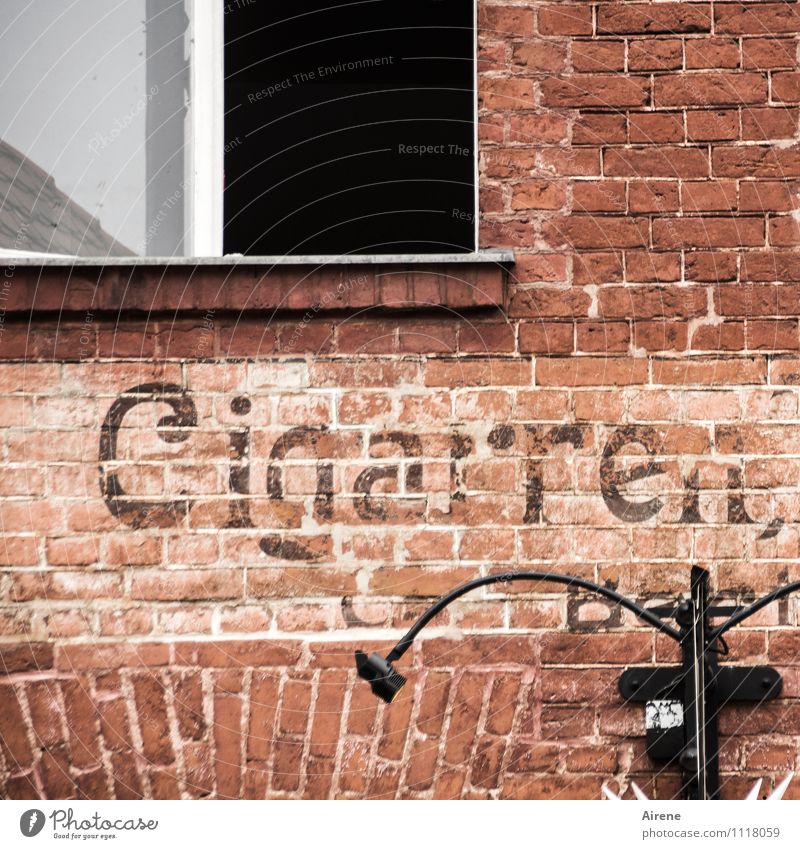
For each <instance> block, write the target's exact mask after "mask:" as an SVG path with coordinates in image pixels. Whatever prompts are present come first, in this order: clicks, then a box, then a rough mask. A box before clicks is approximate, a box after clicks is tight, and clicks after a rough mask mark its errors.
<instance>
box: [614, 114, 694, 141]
mask: <svg viewBox="0 0 800 849" xmlns="http://www.w3.org/2000/svg"><path fill="white" fill-rule="evenodd" d="M628 132H629V133H630V140H631V143H632V144H656V143H659V144H660V143H664V142H682V141H683V135H684V133H683V113H681V112H674V113H672V112H670V113H663V112H659V113H655V112H641V113H637V112H631V113H630V115H629V117H628Z"/></svg>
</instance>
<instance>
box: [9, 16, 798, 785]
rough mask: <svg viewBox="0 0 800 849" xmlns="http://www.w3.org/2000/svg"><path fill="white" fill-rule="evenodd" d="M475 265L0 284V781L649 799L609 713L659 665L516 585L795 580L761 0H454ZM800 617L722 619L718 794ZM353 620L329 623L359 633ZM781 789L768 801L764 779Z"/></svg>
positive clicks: (107, 274) (771, 725) (38, 277)
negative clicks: (746, 688) (470, 25)
mask: <svg viewBox="0 0 800 849" xmlns="http://www.w3.org/2000/svg"><path fill="white" fill-rule="evenodd" d="M479 5H480V18H479V20H480V51H481V52H480V62H479V75H480V86H479V87H480V92H479V94H480V113H479V117H480V126H479V131H480V138H481V148H480V190H481V216H480V225H481V230H480V232H481V246H482V247H483V248H491V247H512V248H513V249H514V250H515V252H516V257H517V260H516V263H515V265H514V266H513V268H511V269H508V270H505V269H501V268H498V267H496V266H492V265H488V266H487V265H483V266H478V265H473V266H464V265H455V264H453V265H444V266H442V265H422V266H402V265H398V266H380V267H372V266H367V265H365V266H360V265H359V266H352V265H331V266H325V267H321V268H320V267H310V266H281V267H276V268H269V267H261V266H259V267H255V268H254V267H247V268H238V269H230V268H209V267H202V268H191V267H189V268H178V267H172V268H167V269H164V268H144V267H138V268H125V267H115V268H88V269H87V268H83V269H78V268H76V269H53V268H50V269H46V270H41V269H37V268H29V269H24V268H19V267H18V268H13V267H9V268H8V269H4V276H3V277H2V284H0V285H1V288H0V307H2V321H0V437H1V439H0V452H2V454H1V455H2V460H3V464H4V471H3V475H2V479H1V480H0V522H2V527H0V537H1V539H0V795H2V796H6V797H9V798H35V797H43V798H62V797H63V798H66V797H69V798H106V797H117V798H140V797H152V798H174V797H184V798H199V797H217V798H299V797H303V798H328V797H337V798H338V797H363V796H368V797H374V798H395V797H403V798H430V797H436V798H451V797H464V798H474V797H489V798H516V797H522V798H572V797H576V798H594V797H597V795H598V794H599V790H600V786H601V784H602V782H603V781H609V782H610V783H611V785H612V786H618V787H619V788H620V789H622V790H623V791H624V792H625V793H627V794H630V789H629V784H630V781H631V780H635V781H637V783H639V784H640V785H641V786H642V787H644V788H645V790H646V791H648V792H650V793H654V794H656V795H657V796H659V797H661V798H664V797H669V796H671V795H673V794H674V793H676V792H677V789H678V786H677V779H676V776H675V774H674V773H673V772H671V771H667V772H659V771H658V770H656V769H655V768H654V767H653V765H652V764H651V763H650V762H649V760H648V759H647V757H646V755H645V753H644V746H643V718H642V711H641V709H640V708H639V707H636V706H626V705H624V704H623V703H622V702H621V700H620V697H619V695H618V692H617V688H616V680H617V677H618V675H619V672H620V671H621V669H622V668H623V666H624V665H625V664H629V663H636V664H639V663H651V662H652V663H655V662H665V661H667V660H674V652H672V650H671V647H670V646H668V645H667V644H666V643H665V642H664V641H663V640H661V639H658V640H656V639H654V637H653V634H652V633H651V632H650V631H649V630H646V629H642V628H639V627H637V626H636V623H635V622H634V621H632V620H631V618H630V617H628V616H627V615H622V616H620V615H618V612H616V611H614V610H613V609H612V608H610V607H609V606H608V605H606V604H605V603H600V602H598V601H597V600H596V599H593V598H590V597H588V596H584V595H583V594H575V593H570V594H566V595H565V594H563V593H562V592H561V591H560V589H559V587H557V586H552V585H539V586H530V585H521V584H515V585H512V586H508V587H503V588H502V589H495V590H493V591H491V592H489V591H487V592H484V593H477V594H475V595H474V596H469V597H466V598H464V599H463V600H462V601H461V602H459V603H458V604H456V605H454V606H452V607H451V608H449V609H448V610H447V611H445V612H444V613H443V614H441V615H440V616H439V617H438V619H437V620H436V622H435V623H434V624H433V626H432V627H433V628H435V629H438V630H431V631H428V632H426V638H425V639H424V640H422V641H421V642H420V643H419V644H418V645H417V646H416V647H415V649H414V651H413V653H411V654H410V655H409V656H408V658H407V660H408V662H406V661H405V660H404V661H403V663H402V668H403V671H404V673H407V674H408V675H409V684H408V686H407V688H406V689H405V690H404V691H403V694H402V696H401V698H400V699H399V700H398V701H397V702H396V703H395V704H393V705H392V706H391V707H386V706H383V705H382V704H377V703H376V702H375V700H374V699H373V698H372V696H371V694H370V693H369V691H368V688H367V687H366V685H364V684H363V683H361V682H358V681H357V680H356V678H355V673H354V670H353V658H352V652H353V649H354V648H357V647H362V646H363V647H364V648H370V649H372V648H375V649H378V650H381V649H385V648H388V647H389V646H390V645H391V644H392V642H393V639H394V638H396V636H397V635H399V633H400V632H401V631H402V629H404V628H405V627H407V626H408V625H409V624H410V623H411V622H412V621H413V620H414V618H415V617H416V616H417V615H419V613H420V612H421V611H422V610H423V609H424V608H425V606H426V605H427V604H428V603H429V602H430V600H431V599H432V598H433V597H435V596H437V595H438V594H439V593H441V592H443V591H444V590H446V589H448V588H450V587H451V586H453V585H454V584H456V583H459V582H461V581H464V580H468V579H469V578H471V577H474V576H477V575H481V574H488V573H490V572H492V571H508V570H510V569H515V568H530V569H553V570H557V571H568V572H571V573H574V574H577V575H581V576H584V577H587V578H590V579H594V580H599V581H602V582H605V583H607V584H608V585H610V586H614V587H616V588H618V589H619V590H620V591H621V592H623V593H626V594H630V595H632V596H634V597H636V598H639V599H647V598H662V599H663V598H664V597H665V596H666V597H670V596H672V595H674V594H675V593H676V592H679V591H682V590H684V589H685V587H686V577H687V570H688V564H689V563H690V562H697V563H699V564H701V565H704V566H707V567H708V568H709V569H710V570H711V576H712V584H713V586H714V588H715V589H716V590H724V591H726V593H727V597H730V598H737V599H740V600H741V599H744V598H752V597H753V595H754V594H761V593H764V592H766V591H768V590H770V589H772V588H774V587H775V586H776V585H778V584H779V583H784V582H786V581H789V580H798V579H800V567H798V551H799V550H800V549H799V546H800V535H799V534H798V528H800V510H799V508H798V499H797V487H798V483H799V482H798V475H800V409H799V407H798V405H799V404H800V395H799V393H800V355H799V354H798V351H800V335H798V334H800V328H799V327H798V314H800V271H799V270H798V263H797V257H798V252H797V248H798V245H799V244H800V242H799V241H798V239H799V238H800V230H798V226H797V221H796V207H797V187H798V178H799V177H800V152H799V149H798V147H797V142H796V135H797V126H798V124H797V122H798V115H799V114H800V112H799V107H800V85H799V84H798V75H797V69H796V55H797V46H798V45H797V41H798V35H799V34H800V22H799V21H798V15H797V4H795V3H791V2H779V3H775V2H757V3H756V2H753V3H738V2H716V3H714V4H713V5H712V4H710V3H703V2H688V3H686V2H675V3H646V2H634V3H629V2H625V3H623V2H598V3H594V4H593V3H589V2H564V3H556V4H554V3H547V2H528V1H527V0H525V2H523V0H513V2H512V0H505V2H503V1H502V0H499V1H498V2H491V1H490V0H481V2H480V4H479ZM797 626H798V604H797V601H796V600H790V601H788V602H786V603H784V604H782V605H780V606H777V607H775V608H774V609H770V610H768V611H764V613H763V614H760V615H759V617H757V618H754V619H753V620H751V621H750V623H749V625H748V628H747V629H745V630H743V631H741V632H740V633H739V634H736V635H733V634H732V635H731V641H730V643H731V654H732V656H733V657H734V658H736V659H738V660H741V662H749V663H766V662H772V663H774V664H775V665H776V666H778V667H779V668H780V669H781V671H782V673H783V674H784V679H785V687H784V693H783V696H782V698H781V699H780V700H779V701H777V702H773V703H770V705H768V706H766V707H762V708H758V709H756V710H752V709H751V708H749V707H747V706H737V707H731V708H728V709H727V710H726V712H725V713H724V714H723V721H722V732H723V750H722V760H721V763H722V770H723V777H724V789H723V793H724V794H725V795H727V796H731V797H736V796H740V795H741V792H742V786H743V783H746V782H747V781H748V780H750V779H751V778H752V777H756V776H757V777H761V776H763V775H767V776H768V777H769V778H770V779H774V777H775V776H776V775H778V774H780V773H782V772H785V771H786V770H788V769H790V768H792V767H793V766H794V767H795V768H797V766H798V762H797V751H798V741H800V703H799V702H798V699H800V672H798V657H799V656H800V655H798V652H799V651H800V646H798V640H797ZM354 635H355V636H354ZM795 792H796V791H795Z"/></svg>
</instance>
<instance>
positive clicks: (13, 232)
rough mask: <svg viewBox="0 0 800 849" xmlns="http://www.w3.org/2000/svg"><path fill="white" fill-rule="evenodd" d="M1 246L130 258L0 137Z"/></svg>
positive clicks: (97, 223)
mask: <svg viewBox="0 0 800 849" xmlns="http://www.w3.org/2000/svg"><path fill="white" fill-rule="evenodd" d="M0 248H8V249H13V250H18V251H41V252H43V253H57V254H72V255H73V256H95V257H96V256H133V255H134V254H133V252H132V251H131V250H130V249H129V248H126V247H125V246H124V245H122V244H120V243H119V242H118V241H117V240H116V239H114V238H113V236H110V235H109V234H108V233H106V231H105V230H103V228H102V227H101V226H100V222H99V221H98V220H97V219H96V218H95V217H93V216H92V215H91V214H90V213H88V212H87V211H86V210H85V209H84V208H83V207H82V206H79V205H78V204H77V203H75V202H74V201H72V200H70V199H69V197H68V196H67V195H65V194H64V192H62V191H60V190H59V189H58V187H57V186H56V183H55V180H54V179H53V178H52V176H51V175H50V174H48V173H47V172H46V171H43V170H42V169H41V168H40V167H39V166H38V165H37V164H36V163H35V162H33V161H32V160H30V159H28V158H27V157H26V156H25V155H24V154H23V153H20V151H18V150H17V149H16V148H15V147H12V146H11V145H10V144H8V143H7V142H4V141H3V140H2V139H0Z"/></svg>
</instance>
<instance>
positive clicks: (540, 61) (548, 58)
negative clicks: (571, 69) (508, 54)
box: [511, 39, 567, 74]
mask: <svg viewBox="0 0 800 849" xmlns="http://www.w3.org/2000/svg"><path fill="white" fill-rule="evenodd" d="M511 61H512V62H513V64H514V66H515V70H516V71H519V70H520V69H522V70H524V71H529V72H532V73H548V74H557V73H559V72H561V71H563V70H564V68H565V67H566V63H567V50H566V45H563V44H556V43H554V42H552V41H545V40H543V39H542V40H526V41H525V42H523V43H522V44H515V45H514V52H513V53H512V59H511Z"/></svg>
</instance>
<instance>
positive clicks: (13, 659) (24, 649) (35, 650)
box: [0, 642, 53, 675]
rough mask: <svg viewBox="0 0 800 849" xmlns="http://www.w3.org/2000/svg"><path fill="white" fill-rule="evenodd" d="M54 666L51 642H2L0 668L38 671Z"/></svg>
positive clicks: (15, 670) (7, 670) (9, 672)
mask: <svg viewBox="0 0 800 849" xmlns="http://www.w3.org/2000/svg"><path fill="white" fill-rule="evenodd" d="M52 666H53V646H52V645H51V644H49V643H29V642H26V643H0V670H2V673H3V674H4V675H10V674H12V673H14V672H29V671H30V672H36V671H39V670H44V669H51V668H52Z"/></svg>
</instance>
